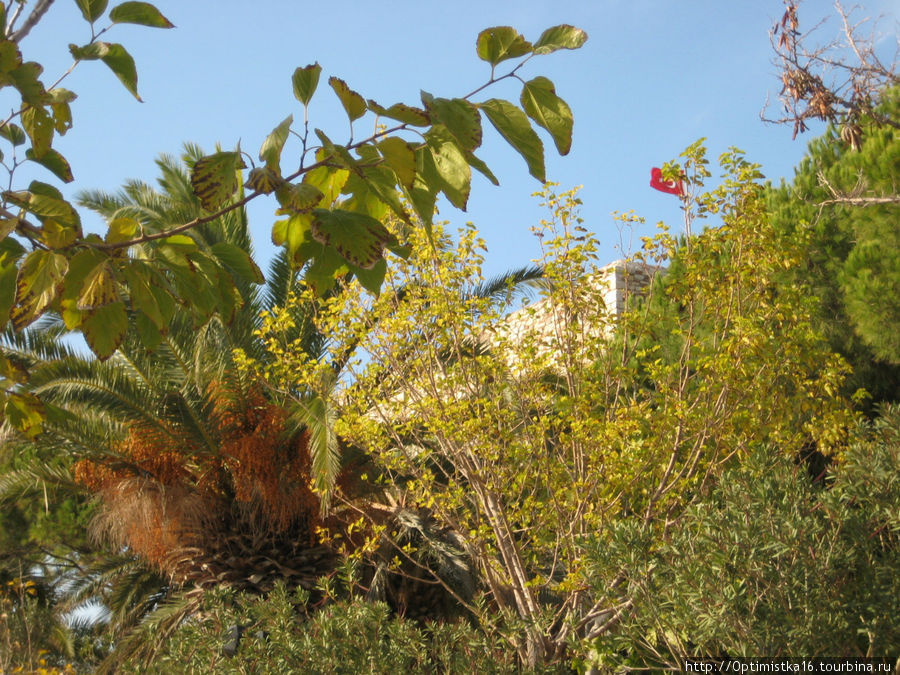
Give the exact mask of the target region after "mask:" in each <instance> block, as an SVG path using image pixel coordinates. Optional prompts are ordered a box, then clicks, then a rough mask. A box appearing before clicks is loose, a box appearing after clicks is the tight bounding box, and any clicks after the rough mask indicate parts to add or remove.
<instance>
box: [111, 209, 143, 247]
mask: <svg viewBox="0 0 900 675" xmlns="http://www.w3.org/2000/svg"><path fill="white" fill-rule="evenodd" d="M107 227H108V228H109V231H108V232H107V233H106V243H107V244H121V243H122V242H125V241H131V240H132V239H134V238H135V237H137V236H138V234H139V233H140V231H141V225H140V223H138V221H136V220H135V219H134V218H128V217H124V216H123V217H121V218H114V219H113V220H111V221H109V225H108V226H107Z"/></svg>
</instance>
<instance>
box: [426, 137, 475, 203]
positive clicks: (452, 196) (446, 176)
mask: <svg viewBox="0 0 900 675" xmlns="http://www.w3.org/2000/svg"><path fill="white" fill-rule="evenodd" d="M425 139H426V141H427V143H428V147H429V148H430V149H431V154H432V157H433V160H434V167H435V169H436V170H437V175H438V176H439V177H440V181H441V190H442V191H443V193H444V194H445V195H447V199H449V200H450V203H451V204H453V206H455V207H456V208H458V209H462V210H463V211H465V210H466V203H467V202H468V200H469V190H470V188H471V182H472V170H471V169H470V168H469V163H468V162H467V161H466V158H465V156H464V155H463V153H462V151H461V150H460V149H459V147H458V146H457V145H456V142H455V140H454V138H453V136H452V135H451V134H450V132H448V131H447V129H446V128H445V127H443V126H438V125H436V126H434V127H432V128H431V129H430V130H429V131H428V133H426V134H425Z"/></svg>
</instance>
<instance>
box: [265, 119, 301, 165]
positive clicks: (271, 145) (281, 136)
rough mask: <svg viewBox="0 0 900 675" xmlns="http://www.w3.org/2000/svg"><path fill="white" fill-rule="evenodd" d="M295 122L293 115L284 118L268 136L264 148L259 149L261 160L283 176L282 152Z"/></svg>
mask: <svg viewBox="0 0 900 675" xmlns="http://www.w3.org/2000/svg"><path fill="white" fill-rule="evenodd" d="M293 122H294V116H293V115H288V116H287V117H286V118H284V120H283V121H282V122H281V123H280V124H279V125H278V126H277V127H275V128H274V129H273V130H272V133H270V134H269V135H268V136H266V140H265V141H263V144H262V147H261V148H260V149H259V158H260V159H261V160H262V161H264V162H265V163H266V166H268V167H269V168H270V169H272V170H274V171H275V172H276V173H278V174H281V151H282V150H283V149H284V144H285V142H286V141H287V138H288V134H289V133H290V131H291V124H293Z"/></svg>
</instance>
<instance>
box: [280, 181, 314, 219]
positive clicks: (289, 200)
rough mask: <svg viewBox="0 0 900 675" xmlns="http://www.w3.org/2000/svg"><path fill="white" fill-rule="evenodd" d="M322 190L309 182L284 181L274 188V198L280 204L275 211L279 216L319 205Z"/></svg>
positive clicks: (303, 211) (304, 210) (305, 210)
mask: <svg viewBox="0 0 900 675" xmlns="http://www.w3.org/2000/svg"><path fill="white" fill-rule="evenodd" d="M322 197H323V195H322V191H321V190H319V188H317V187H316V186H315V185H310V184H309V183H299V184H292V183H285V184H284V185H282V186H281V187H280V188H278V189H277V190H275V198H276V199H277V200H278V203H279V204H280V205H281V208H280V209H278V210H277V211H276V213H277V214H278V215H280V216H284V215H290V214H292V213H305V212H307V211H309V210H310V209H312V208H314V207H316V206H318V205H319V202H321V201H322Z"/></svg>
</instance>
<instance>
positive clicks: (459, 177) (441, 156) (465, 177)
mask: <svg viewBox="0 0 900 675" xmlns="http://www.w3.org/2000/svg"><path fill="white" fill-rule="evenodd" d="M523 116H524V115H523ZM425 140H426V141H427V143H428V147H429V148H430V149H431V154H432V157H433V159H434V167H435V169H436V170H437V175H438V176H439V177H440V186H441V190H442V192H443V193H444V194H445V195H447V199H449V200H450V203H451V204H453V206H455V207H456V208H458V209H462V210H463V211H465V210H466V203H467V202H468V201H469V190H470V188H471V183H472V170H471V169H470V168H469V163H468V162H467V161H466V158H465V156H464V155H463V153H462V151H461V150H460V149H459V147H458V146H457V145H456V142H455V139H454V138H453V136H452V135H451V134H450V132H449V131H447V129H446V127H444V126H440V125H436V126H434V127H432V128H431V129H430V130H429V131H428V132H427V133H426V134H425Z"/></svg>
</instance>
